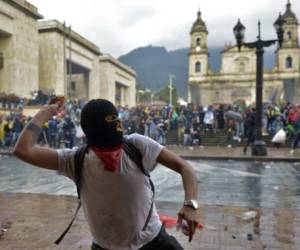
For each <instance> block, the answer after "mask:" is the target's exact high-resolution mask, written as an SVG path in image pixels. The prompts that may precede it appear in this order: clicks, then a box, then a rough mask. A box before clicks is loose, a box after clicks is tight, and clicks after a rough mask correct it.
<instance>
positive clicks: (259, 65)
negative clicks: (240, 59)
mask: <svg viewBox="0 0 300 250" xmlns="http://www.w3.org/2000/svg"><path fill="white" fill-rule="evenodd" d="M284 22H285V21H284V19H283V17H282V15H281V14H280V13H279V17H278V18H277V20H276V22H275V23H274V27H275V29H276V33H277V36H278V39H276V40H267V41H265V40H262V39H261V30H260V21H259V22H258V36H257V40H256V41H255V42H251V43H245V42H244V37H245V30H246V28H245V26H244V25H243V24H242V23H241V21H240V20H238V23H237V24H236V26H235V27H234V28H233V32H234V35H235V38H236V41H237V47H238V50H239V52H240V51H241V48H242V47H243V46H245V47H248V48H253V49H256V116H255V118H256V119H255V141H254V143H253V145H252V155H257V156H265V155H267V148H266V143H265V142H264V141H263V140H262V133H261V132H262V109H263V105H262V101H263V67H264V57H263V56H264V47H269V46H271V45H272V44H275V43H276V42H278V43H279V47H281V45H282V42H283V33H284V30H283V24H284Z"/></svg>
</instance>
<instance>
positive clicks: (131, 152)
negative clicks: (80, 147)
mask: <svg viewBox="0 0 300 250" xmlns="http://www.w3.org/2000/svg"><path fill="white" fill-rule="evenodd" d="M122 146H123V149H124V151H125V152H126V154H128V156H129V157H130V159H131V160H132V161H133V162H134V163H135V164H136V166H137V167H138V168H139V169H140V170H141V171H142V173H143V174H144V175H146V176H147V177H148V179H149V183H150V187H151V191H152V193H153V196H152V203H151V207H150V211H149V214H148V216H147V219H146V221H145V224H144V227H143V229H142V230H143V231H145V230H146V228H147V226H148V223H149V221H150V218H151V215H152V211H153V205H154V195H155V187H154V184H153V182H152V180H151V178H150V173H149V172H148V171H147V170H146V169H145V168H144V165H143V155H142V154H141V152H140V151H139V150H138V149H137V148H136V146H134V145H133V144H132V143H131V142H129V141H128V140H127V139H126V138H124V139H123V145H122Z"/></svg>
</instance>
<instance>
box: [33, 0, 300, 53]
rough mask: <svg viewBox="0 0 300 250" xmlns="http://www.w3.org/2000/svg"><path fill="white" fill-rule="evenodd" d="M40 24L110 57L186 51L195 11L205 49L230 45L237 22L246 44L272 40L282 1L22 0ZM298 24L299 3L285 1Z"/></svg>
mask: <svg viewBox="0 0 300 250" xmlns="http://www.w3.org/2000/svg"><path fill="white" fill-rule="evenodd" d="M28 1H29V2H30V3H32V4H34V5H36V6H37V7H38V9H39V12H40V13H41V14H42V15H44V17H45V18H46V19H57V20H59V21H64V20H65V21H66V23H67V24H68V25H69V24H71V25H72V28H73V29H74V30H75V31H77V32H78V33H80V34H81V35H83V36H84V37H86V38H87V39H89V40H90V41H92V42H93V43H95V44H96V45H98V46H99V47H100V49H101V51H102V52H104V53H110V54H112V55H113V56H115V57H118V56H120V55H122V54H126V53H128V52H129V51H131V50H132V49H135V48H137V47H141V46H147V45H153V46H165V47H166V48H167V49H168V50H173V49H178V48H183V47H188V46H189V43H190V36H189V32H190V29H191V26H192V24H193V22H194V21H195V19H196V16H197V11H198V9H199V7H200V9H201V12H202V17H203V20H204V21H205V22H206V24H207V27H208V29H209V40H208V42H209V46H210V47H213V46H223V45H224V43H225V42H232V43H234V37H233V33H232V28H233V26H234V25H235V24H236V22H237V18H238V17H240V18H241V21H242V23H243V24H244V25H245V26H246V28H247V30H246V40H247V41H250V40H252V39H255V37H256V33H257V21H258V20H259V19H260V20H261V22H262V35H263V38H265V39H269V38H271V39H273V38H274V36H275V32H274V29H273V23H274V21H275V19H276V18H277V16H278V14H279V12H280V11H281V12H284V11H285V8H286V7H285V5H286V3H287V0H246V1H245V0H226V1H224V0H84V1H83V0H28ZM291 3H292V10H293V11H294V13H296V14H297V15H298V17H299V19H300V1H299V0H291Z"/></svg>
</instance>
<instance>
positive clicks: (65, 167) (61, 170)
mask: <svg viewBox="0 0 300 250" xmlns="http://www.w3.org/2000/svg"><path fill="white" fill-rule="evenodd" d="M75 152H76V149H58V150H57V153H58V171H57V173H58V174H59V175H64V176H66V177H68V178H70V179H71V180H74V179H75V178H74V176H75V173H74V165H75V164H74V155H75Z"/></svg>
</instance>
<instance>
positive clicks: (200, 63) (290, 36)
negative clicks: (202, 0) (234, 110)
mask: <svg viewBox="0 0 300 250" xmlns="http://www.w3.org/2000/svg"><path fill="white" fill-rule="evenodd" d="M283 18H284V20H285V23H284V26H283V29H284V41H283V44H282V46H281V48H279V47H277V49H276V51H275V53H276V61H275V63H274V67H273V68H272V69H270V70H269V69H268V70H267V69H265V70H264V86H263V100H264V102H276V103H278V102H280V101H289V102H292V103H299V102H300V98H299V96H300V93H299V92H300V47H299V40H298V26H299V23H298V19H297V17H296V15H295V14H294V12H293V11H292V6H291V3H290V1H289V0H288V2H287V5H286V10H285V11H284V14H283ZM274 33H275V32H274ZM190 35H191V45H190V51H189V78H188V99H189V101H190V102H195V103H201V104H202V105H209V104H213V103H234V102H238V101H244V102H246V103H247V104H250V103H253V102H255V93H256V92H255V88H256V52H255V49H250V48H246V47H242V49H241V51H240V52H239V51H238V48H237V46H228V45H227V46H225V47H224V49H223V51H222V52H221V67H220V70H219V71H214V70H212V68H211V67H210V65H209V50H208V44H207V37H208V29H207V26H206V23H205V22H204V21H203V19H202V17H201V12H200V11H199V12H198V16H197V19H196V21H195V22H194V24H193V26H192V29H191V32H190ZM275 35H276V33H275ZM276 46H277V45H276Z"/></svg>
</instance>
